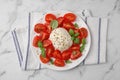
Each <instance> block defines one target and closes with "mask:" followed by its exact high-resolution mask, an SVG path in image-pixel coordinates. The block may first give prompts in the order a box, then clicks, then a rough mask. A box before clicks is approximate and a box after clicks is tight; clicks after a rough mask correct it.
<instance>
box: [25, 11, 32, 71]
mask: <svg viewBox="0 0 120 80" xmlns="http://www.w3.org/2000/svg"><path fill="white" fill-rule="evenodd" d="M30 21H31V14H30V13H29V17H28V45H27V54H26V60H25V70H26V69H27V62H28V54H29V50H30Z"/></svg>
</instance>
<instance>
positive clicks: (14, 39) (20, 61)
mask: <svg viewBox="0 0 120 80" xmlns="http://www.w3.org/2000/svg"><path fill="white" fill-rule="evenodd" d="M11 33H12V37H13V41H14V45H15V48H16V51H17V55H18V60H19V64H20V66H21V65H22V60H21V58H20V52H19V49H18V45H17V43H16V38H15V36H14V32H13V31H12V32H11Z"/></svg>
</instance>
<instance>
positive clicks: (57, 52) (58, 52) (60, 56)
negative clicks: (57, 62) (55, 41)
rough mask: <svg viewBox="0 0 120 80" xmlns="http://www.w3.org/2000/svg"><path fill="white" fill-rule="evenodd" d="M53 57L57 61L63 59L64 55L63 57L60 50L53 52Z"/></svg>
mask: <svg viewBox="0 0 120 80" xmlns="http://www.w3.org/2000/svg"><path fill="white" fill-rule="evenodd" d="M53 57H54V58H57V59H62V55H61V52H60V51H59V50H55V51H54V52H53Z"/></svg>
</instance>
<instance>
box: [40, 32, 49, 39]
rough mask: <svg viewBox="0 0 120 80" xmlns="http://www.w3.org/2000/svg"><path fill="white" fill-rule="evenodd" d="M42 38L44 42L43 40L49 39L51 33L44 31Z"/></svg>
mask: <svg viewBox="0 0 120 80" xmlns="http://www.w3.org/2000/svg"><path fill="white" fill-rule="evenodd" d="M41 36H42V41H43V40H45V39H48V38H49V33H47V32H45V31H42V32H41Z"/></svg>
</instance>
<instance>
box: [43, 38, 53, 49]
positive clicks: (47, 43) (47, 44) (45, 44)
mask: <svg viewBox="0 0 120 80" xmlns="http://www.w3.org/2000/svg"><path fill="white" fill-rule="evenodd" d="M50 45H52V42H51V41H50V40H49V39H47V40H44V41H43V47H45V48H46V47H48V46H50Z"/></svg>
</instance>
